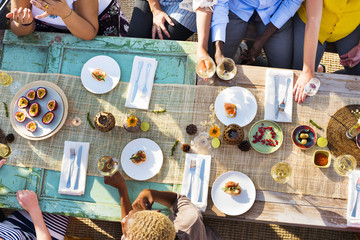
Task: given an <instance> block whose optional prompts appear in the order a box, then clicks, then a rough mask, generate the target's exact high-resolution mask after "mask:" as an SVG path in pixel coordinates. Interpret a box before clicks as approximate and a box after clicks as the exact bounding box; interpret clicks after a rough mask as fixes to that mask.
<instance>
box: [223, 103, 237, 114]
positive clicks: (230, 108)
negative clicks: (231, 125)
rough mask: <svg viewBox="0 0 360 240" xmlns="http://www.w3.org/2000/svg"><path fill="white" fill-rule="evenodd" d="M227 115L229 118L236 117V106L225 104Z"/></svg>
mask: <svg viewBox="0 0 360 240" xmlns="http://www.w3.org/2000/svg"><path fill="white" fill-rule="evenodd" d="M224 108H225V115H226V116H227V117H228V118H234V117H235V116H236V105H235V104H232V103H224Z"/></svg>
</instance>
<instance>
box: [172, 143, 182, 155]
mask: <svg viewBox="0 0 360 240" xmlns="http://www.w3.org/2000/svg"><path fill="white" fill-rule="evenodd" d="M179 142H180V141H179V140H176V141H175V142H174V145H173V146H172V148H171V156H174V152H175V149H176V146H177V145H178V144H179Z"/></svg>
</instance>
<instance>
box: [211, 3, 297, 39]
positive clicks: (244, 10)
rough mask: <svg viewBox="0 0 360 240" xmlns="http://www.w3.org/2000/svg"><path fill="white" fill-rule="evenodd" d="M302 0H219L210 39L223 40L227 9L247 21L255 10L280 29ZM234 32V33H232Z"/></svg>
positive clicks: (227, 20) (227, 18)
mask: <svg viewBox="0 0 360 240" xmlns="http://www.w3.org/2000/svg"><path fill="white" fill-rule="evenodd" d="M302 2H303V0H219V2H218V4H216V5H215V6H214V12H213V16H212V20H211V35H212V41H213V42H215V41H223V42H225V40H226V39H225V36H226V25H227V24H228V22H229V10H230V11H232V12H233V13H234V14H236V15H237V16H238V17H239V18H241V19H242V20H244V21H245V22H248V21H249V19H250V17H251V16H252V15H253V13H254V11H255V10H256V11H257V13H258V14H259V16H260V18H261V20H262V22H263V23H264V24H265V25H267V24H269V23H270V22H271V23H272V24H273V25H274V26H275V27H276V28H278V29H280V28H281V27H282V26H283V25H284V24H285V23H286V22H287V21H288V20H289V19H290V18H291V17H293V16H294V14H295V13H296V11H297V10H298V9H299V7H300V5H301V3H302ZM234 34H235V33H234Z"/></svg>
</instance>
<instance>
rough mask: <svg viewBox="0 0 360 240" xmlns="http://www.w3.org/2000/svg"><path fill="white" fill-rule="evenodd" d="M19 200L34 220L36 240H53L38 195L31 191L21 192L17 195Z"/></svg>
mask: <svg viewBox="0 0 360 240" xmlns="http://www.w3.org/2000/svg"><path fill="white" fill-rule="evenodd" d="M16 197H17V200H18V202H19V204H20V206H21V207H23V208H24V209H25V210H26V211H28V213H29V214H30V217H31V219H32V222H33V224H34V227H35V233H36V239H39V240H51V236H50V233H49V230H48V229H47V227H46V225H45V222H44V218H43V215H42V213H41V209H40V206H39V202H38V199H37V196H36V193H35V192H33V191H30V190H19V191H18V192H17V193H16Z"/></svg>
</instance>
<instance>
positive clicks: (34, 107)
mask: <svg viewBox="0 0 360 240" xmlns="http://www.w3.org/2000/svg"><path fill="white" fill-rule="evenodd" d="M40 111H41V109H40V105H39V104H38V103H33V104H31V105H30V108H29V116H30V117H37V116H38V115H39V114H40Z"/></svg>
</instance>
